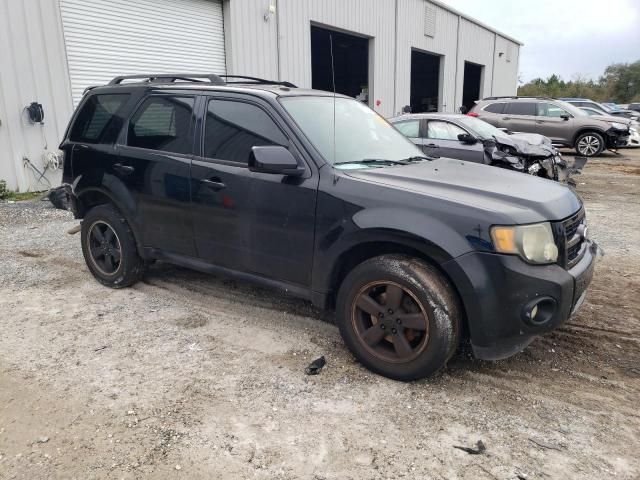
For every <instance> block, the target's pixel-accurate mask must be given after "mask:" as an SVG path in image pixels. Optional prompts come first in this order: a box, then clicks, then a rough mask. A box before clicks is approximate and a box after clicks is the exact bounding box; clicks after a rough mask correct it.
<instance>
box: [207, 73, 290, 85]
mask: <svg viewBox="0 0 640 480" xmlns="http://www.w3.org/2000/svg"><path fill="white" fill-rule="evenodd" d="M220 78H222V79H224V80H225V81H226V83H256V84H259V85H282V86H283V87H289V88H298V87H297V86H296V85H294V84H293V83H291V82H281V81H278V80H265V79H264V78H257V77H247V76H244V75H220ZM230 78H237V79H238V80H240V81H229V80H227V79H230ZM247 80H248V82H247Z"/></svg>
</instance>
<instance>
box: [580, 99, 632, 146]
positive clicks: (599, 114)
mask: <svg viewBox="0 0 640 480" xmlns="http://www.w3.org/2000/svg"><path fill="white" fill-rule="evenodd" d="M580 110H582V111H583V112H585V113H586V114H587V115H589V116H590V117H594V118H598V119H600V120H605V121H608V122H611V121H614V122H624V120H622V119H618V118H615V117H610V116H607V115H602V112H600V111H599V110H596V109H594V108H591V107H580ZM624 123H626V124H627V126H628V127H629V137H628V138H627V143H626V144H624V145H621V146H622V147H640V133H638V132H639V131H640V123H638V121H637V120H629V121H628V123H627V122H624Z"/></svg>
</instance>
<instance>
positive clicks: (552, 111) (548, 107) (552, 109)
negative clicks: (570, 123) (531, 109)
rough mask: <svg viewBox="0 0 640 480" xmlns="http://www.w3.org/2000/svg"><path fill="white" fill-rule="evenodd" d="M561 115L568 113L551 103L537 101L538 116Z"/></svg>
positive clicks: (555, 116)
mask: <svg viewBox="0 0 640 480" xmlns="http://www.w3.org/2000/svg"><path fill="white" fill-rule="evenodd" d="M562 115H569V114H568V113H567V111H566V110H565V109H563V108H560V107H558V106H556V105H554V104H553V103H538V116H539V117H554V118H560V117H561V116H562Z"/></svg>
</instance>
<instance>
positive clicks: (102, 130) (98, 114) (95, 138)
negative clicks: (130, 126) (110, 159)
mask: <svg viewBox="0 0 640 480" xmlns="http://www.w3.org/2000/svg"><path fill="white" fill-rule="evenodd" d="M128 98H129V94H128V93H124V94H122V93H118V94H103V95H92V96H91V97H89V98H88V99H87V100H86V101H85V103H84V104H83V105H82V110H80V112H79V113H78V116H77V118H76V121H75V122H74V124H73V127H72V129H71V134H70V135H69V139H70V140H71V141H72V142H83V143H114V142H115V140H116V137H117V136H118V132H119V131H120V129H121V128H122V124H123V123H124V119H123V118H122V116H120V115H118V112H119V111H120V109H121V108H122V106H123V105H124V104H125V102H126V101H127V99H128Z"/></svg>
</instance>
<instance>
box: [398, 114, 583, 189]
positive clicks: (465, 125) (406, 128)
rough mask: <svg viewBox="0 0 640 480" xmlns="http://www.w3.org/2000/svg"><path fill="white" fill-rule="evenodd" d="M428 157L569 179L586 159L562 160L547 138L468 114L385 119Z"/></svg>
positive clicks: (422, 115) (557, 178) (556, 178)
mask: <svg viewBox="0 0 640 480" xmlns="http://www.w3.org/2000/svg"><path fill="white" fill-rule="evenodd" d="M389 121H390V122H391V123H392V124H393V125H394V126H395V127H396V128H397V129H398V130H399V131H400V132H401V133H403V134H404V135H405V136H407V137H408V138H409V139H410V140H411V141H412V142H413V143H415V144H416V145H418V147H420V148H421V149H422V151H423V152H424V153H425V154H427V155H429V156H431V157H439V156H443V157H449V158H457V159H459V160H468V161H470V162H476V163H483V164H485V165H493V166H496V167H501V168H507V169H509V170H515V171H518V172H523V173H528V174H531V175H537V176H539V177H543V178H548V179H551V180H557V181H561V182H566V181H569V180H570V179H569V177H570V175H571V174H574V173H577V172H579V171H580V170H581V169H582V167H584V165H585V163H586V158H584V159H580V158H579V157H578V158H577V161H575V160H570V161H569V162H567V161H565V160H564V159H563V158H562V155H561V154H560V152H558V150H557V149H556V148H555V147H554V146H553V145H552V144H551V140H549V139H548V138H547V137H544V136H542V135H537V134H535V133H519V134H513V133H508V132H505V131H504V130H500V129H498V128H496V127H494V126H493V125H491V124H490V123H487V122H485V121H483V120H480V119H479V118H474V117H470V116H469V115H460V114H451V113H421V114H414V115H401V116H398V117H395V118H391V119H390V120H389Z"/></svg>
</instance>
